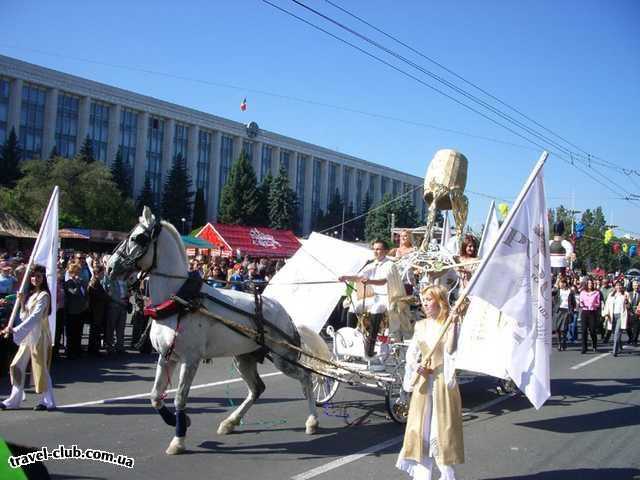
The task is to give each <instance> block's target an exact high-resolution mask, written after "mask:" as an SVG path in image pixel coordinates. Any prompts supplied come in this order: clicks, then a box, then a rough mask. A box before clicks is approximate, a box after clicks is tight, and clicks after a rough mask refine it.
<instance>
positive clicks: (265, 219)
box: [251, 173, 273, 227]
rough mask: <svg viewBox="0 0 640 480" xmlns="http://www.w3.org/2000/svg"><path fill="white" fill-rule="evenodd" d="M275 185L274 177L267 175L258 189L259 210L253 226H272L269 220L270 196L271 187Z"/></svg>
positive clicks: (252, 223)
mask: <svg viewBox="0 0 640 480" xmlns="http://www.w3.org/2000/svg"><path fill="white" fill-rule="evenodd" d="M272 185H273V176H271V173H269V174H267V176H266V177H264V178H263V179H262V183H261V184H260V186H259V187H258V189H257V190H258V208H257V209H256V213H255V216H254V218H253V221H252V222H251V225H256V226H259V227H268V226H269V225H270V224H271V221H270V220H269V210H270V208H269V195H270V194H271V186H272Z"/></svg>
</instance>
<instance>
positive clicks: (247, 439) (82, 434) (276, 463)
mask: <svg viewBox="0 0 640 480" xmlns="http://www.w3.org/2000/svg"><path fill="white" fill-rule="evenodd" d="M589 361H590V363H586V364H585V362H589ZM551 365H552V384H551V390H552V394H553V396H552V398H551V399H549V400H548V401H547V403H546V404H545V406H544V407H543V408H542V409H540V410H539V411H536V410H535V409H534V408H533V407H531V405H530V404H529V402H528V401H527V400H526V399H525V398H524V397H522V396H520V395H515V396H500V395H497V394H496V392H495V390H494V388H493V387H494V381H493V379H491V378H489V377H479V378H477V379H476V380H474V381H473V382H471V383H468V384H465V385H463V386H462V388H461V391H462V397H463V407H464V410H465V412H466V415H465V421H464V437H465V450H466V463H465V464H463V465H460V466H458V467H457V472H458V478H460V479H468V480H471V479H473V480H476V479H483V480H486V479H504V480H506V479H509V480H515V479H518V480H524V479H526V480H534V479H535V480H555V479H562V480H595V479H598V480H600V479H603V480H605V479H606V480H609V479H625V480H629V479H632V478H634V477H636V476H637V478H640V348H636V349H627V350H625V353H624V354H623V355H621V356H620V357H618V358H614V357H612V356H611V355H610V353H609V350H608V349H607V350H604V353H602V352H601V353H589V354H586V355H581V354H580V352H579V348H578V347H577V346H574V347H570V349H569V350H568V351H566V352H557V351H555V350H554V351H553V353H552V363H551ZM154 369H155V357H154V356H153V355H139V354H134V353H130V354H126V355H122V356H119V357H108V358H100V359H94V358H86V359H82V360H73V361H71V360H60V361H58V362H57V363H56V364H55V365H54V368H53V377H54V382H55V387H56V388H55V393H56V400H57V402H58V405H59V410H58V411H56V412H34V411H33V410H31V408H32V407H33V406H34V405H35V403H36V401H37V397H36V395H35V394H33V392H32V391H30V390H29V391H28V396H27V401H25V402H24V403H23V408H22V409H20V410H16V411H5V412H1V411H0V436H1V437H3V438H5V439H7V440H8V441H11V442H15V443H18V444H23V445H29V446H33V447H41V446H47V447H48V448H49V449H52V448H55V447H56V446H58V445H65V446H67V447H69V446H71V445H73V444H75V445H78V447H79V448H81V449H87V448H93V449H101V450H106V451H111V452H114V453H117V454H118V453H119V454H123V455H126V456H128V457H131V458H133V459H134V461H135V464H134V468H133V470H130V469H126V468H124V467H120V466H115V465H110V464H106V463H101V462H98V461H89V460H65V461H55V460H50V461H47V462H45V466H46V467H47V469H48V470H49V472H50V474H51V475H52V478H78V479H101V478H109V479H110V478H140V479H146V478H149V479H158V478H181V477H182V478H189V479H196V478H198V479H199V478H203V479H205V478H206V479H260V480H276V479H277V480H284V479H295V480H304V479H310V478H314V479H318V480H327V479H347V478H348V479H353V480H360V479H363V480H364V479H373V480H388V479H403V478H408V477H407V476H406V475H405V474H403V473H402V472H400V471H398V470H396V469H395V467H394V463H395V460H396V456H397V454H398V451H399V450H400V444H401V443H400V442H401V438H402V433H403V431H402V427H401V426H399V425H397V424H395V423H393V422H392V421H391V420H390V419H388V418H387V416H386V412H385V409H384V396H383V395H382V393H381V392H380V391H375V390H367V389H362V388H351V387H343V386H341V388H340V389H339V390H338V392H337V394H336V396H335V398H334V400H333V407H332V408H327V409H321V410H320V411H321V414H320V418H319V419H320V431H319V433H318V434H316V435H311V436H309V435H305V433H304V421H305V419H306V416H307V412H306V403H305V401H304V400H303V399H302V392H301V389H300V386H299V384H298V383H297V382H296V381H294V380H291V379H289V378H287V377H285V376H284V375H281V374H279V373H278V372H277V371H276V370H274V368H273V367H272V366H271V365H270V364H267V363H265V365H263V366H262V367H261V372H262V373H263V374H267V375H268V376H267V377H266V378H265V383H266V385H267V390H266V392H265V394H264V395H263V397H262V398H261V399H260V401H259V402H258V404H256V405H255V406H254V407H253V409H251V410H250V411H249V413H248V415H247V417H246V418H245V422H244V424H243V425H241V426H240V427H239V428H238V429H237V430H236V432H235V433H233V434H231V435H227V436H219V435H217V434H216V429H217V426H218V423H219V422H220V421H221V420H222V419H224V418H225V416H226V415H228V413H230V411H231V408H232V405H237V404H238V403H239V402H241V401H242V399H243V398H244V395H245V391H246V389H245V387H244V384H243V383H241V382H238V381H234V380H233V379H236V378H237V374H236V372H235V370H234V369H233V367H231V364H230V361H229V360H227V359H223V360H219V361H216V362H215V364H214V365H202V366H201V368H200V370H199V372H198V375H197V377H196V380H195V382H194V385H196V386H197V387H196V388H195V389H193V390H192V392H191V398H190V403H189V405H188V412H189V415H190V416H191V419H192V422H193V424H192V426H191V428H190V429H189V431H188V436H187V447H188V453H187V454H185V455H182V456H174V457H169V456H167V455H165V453H164V451H165V449H166V447H167V445H168V443H169V441H170V440H171V437H172V435H173V431H172V430H173V429H172V428H171V427H168V426H166V425H165V424H164V423H163V422H162V420H161V419H160V417H159V416H158V415H157V414H156V413H155V411H154V410H153V409H152V408H151V406H150V404H149V401H148V398H147V392H148V391H149V390H150V388H151V385H152V381H153V375H154ZM229 380H231V381H229ZM0 384H1V386H0V396H2V397H3V398H4V397H5V396H6V395H7V394H8V391H9V382H8V378H6V377H4V378H2V379H1V380H0ZM211 384H213V385H211ZM121 397H127V398H121Z"/></svg>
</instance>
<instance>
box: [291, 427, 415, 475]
mask: <svg viewBox="0 0 640 480" xmlns="http://www.w3.org/2000/svg"><path fill="white" fill-rule="evenodd" d="M403 438H404V435H400V436H398V437H394V438H392V439H390V440H387V441H386V442H382V443H379V444H377V445H373V446H371V447H369V448H365V449H364V450H361V451H359V452H358V453H354V454H352V455H347V456H346V457H342V458H338V459H337V460H334V461H333V462H329V463H326V464H324V465H321V466H319V467H316V468H313V469H311V470H307V471H306V472H303V473H300V474H298V475H296V476H295V477H291V480H307V479H308V478H313V477H317V476H318V475H322V474H323V473H326V472H328V471H330V470H333V469H335V468H339V467H341V466H343V465H346V464H347V463H351V462H355V461H356V460H360V459H361V458H362V457H366V456H367V455H369V454H370V453H375V452H377V451H380V450H384V449H385V448H387V447H391V446H393V445H395V444H397V443H400V442H402V439H403Z"/></svg>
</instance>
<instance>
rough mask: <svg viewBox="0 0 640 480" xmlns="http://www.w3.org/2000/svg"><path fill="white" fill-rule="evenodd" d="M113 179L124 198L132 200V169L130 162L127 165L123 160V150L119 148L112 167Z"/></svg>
mask: <svg viewBox="0 0 640 480" xmlns="http://www.w3.org/2000/svg"><path fill="white" fill-rule="evenodd" d="M111 178H112V179H113V182H114V183H115V184H116V185H117V186H118V190H120V194H121V195H122V196H123V197H129V198H130V197H131V196H132V194H133V185H132V182H131V167H130V166H129V163H128V162H127V163H126V164H125V163H124V161H123V160H122V148H118V152H117V153H116V158H115V160H114V161H113V165H111Z"/></svg>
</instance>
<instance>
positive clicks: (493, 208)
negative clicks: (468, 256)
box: [478, 200, 496, 256]
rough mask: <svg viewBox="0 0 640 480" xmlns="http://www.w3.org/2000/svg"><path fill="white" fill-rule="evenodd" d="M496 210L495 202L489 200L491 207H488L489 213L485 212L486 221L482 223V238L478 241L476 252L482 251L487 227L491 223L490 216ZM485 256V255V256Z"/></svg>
mask: <svg viewBox="0 0 640 480" xmlns="http://www.w3.org/2000/svg"><path fill="white" fill-rule="evenodd" d="M495 209H496V201H495V200H491V205H489V211H488V212H487V219H486V220H485V221H484V229H483V230H482V238H481V239H480V245H478V252H481V251H482V246H483V245H484V242H485V240H486V238H487V235H486V234H487V227H488V226H489V222H490V221H491V214H492V213H493V212H494V211H495ZM485 256H486V255H485Z"/></svg>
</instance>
